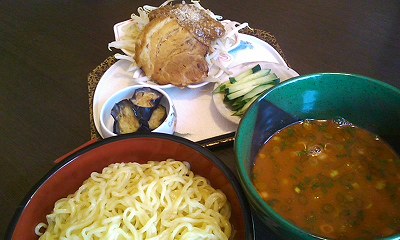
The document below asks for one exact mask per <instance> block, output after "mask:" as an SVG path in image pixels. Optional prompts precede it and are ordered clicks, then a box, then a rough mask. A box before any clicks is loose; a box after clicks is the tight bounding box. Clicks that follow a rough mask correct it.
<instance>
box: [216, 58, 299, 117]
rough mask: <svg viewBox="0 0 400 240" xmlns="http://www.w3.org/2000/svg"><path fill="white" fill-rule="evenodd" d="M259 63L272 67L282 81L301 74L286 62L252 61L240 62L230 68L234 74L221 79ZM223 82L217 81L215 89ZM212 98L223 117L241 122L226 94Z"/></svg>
mask: <svg viewBox="0 0 400 240" xmlns="http://www.w3.org/2000/svg"><path fill="white" fill-rule="evenodd" d="M257 64H260V66H261V68H263V69H271V71H272V72H273V73H275V74H276V75H277V76H278V77H279V78H280V81H281V82H283V81H286V80H288V79H290V78H293V77H297V76H299V74H298V73H297V72H296V71H294V70H293V69H291V68H289V67H288V66H287V65H286V64H285V65H281V64H277V63H271V62H252V63H244V64H240V65H238V66H236V67H233V68H231V69H229V70H230V71H231V72H232V74H231V75H229V76H228V75H224V76H222V77H221V79H223V81H222V82H221V83H224V82H226V81H228V78H229V77H231V76H236V75H238V74H239V73H241V72H243V71H244V70H246V69H249V68H252V67H254V66H256V65H257ZM221 83H216V84H215V86H214V89H215V88H217V87H218V86H219V85H220V84H221ZM212 98H213V102H214V104H215V107H216V108H217V110H218V112H219V113H220V114H221V115H222V116H223V117H225V118H226V119H227V120H229V121H231V122H233V123H236V124H239V122H240V119H241V118H240V117H239V116H233V115H232V114H233V113H234V112H233V111H232V110H230V109H229V108H228V107H227V106H226V105H225V103H224V94H222V93H216V94H213V96H212Z"/></svg>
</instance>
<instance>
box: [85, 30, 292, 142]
mask: <svg viewBox="0 0 400 240" xmlns="http://www.w3.org/2000/svg"><path fill="white" fill-rule="evenodd" d="M241 33H244V34H248V35H252V36H254V37H257V38H259V39H261V40H263V41H265V42H267V43H268V44H270V45H271V46H272V47H274V48H275V50H276V51H277V52H278V53H279V54H280V55H281V56H282V58H283V59H284V60H285V62H286V63H287V61H286V58H285V55H284V54H283V51H282V49H281V47H280V46H279V44H278V41H277V40H276V38H275V36H274V35H272V34H271V33H269V32H266V31H264V30H260V29H251V28H245V29H242V30H241ZM116 61H117V59H116V58H115V57H114V56H109V57H108V58H106V59H105V60H104V61H103V62H102V63H100V64H99V65H98V66H97V67H96V68H94V69H93V70H92V71H91V72H90V73H89V74H88V78H87V80H88V95H89V113H90V137H91V139H100V138H101V136H100V135H99V133H98V132H97V130H96V127H95V125H94V119H93V96H94V92H95V90H96V86H97V84H98V83H99V81H100V79H101V77H102V76H103V74H104V73H105V72H106V71H107V69H108V68H110V67H111V65H113V64H114V63H115V62H116ZM287 64H288V63H287ZM288 65H289V64H288ZM216 139H218V138H216ZM232 140H233V139H232ZM213 141H215V140H213ZM219 141H223V142H224V143H225V142H226V141H227V139H220V140H219ZM228 141H231V139H229V140H228Z"/></svg>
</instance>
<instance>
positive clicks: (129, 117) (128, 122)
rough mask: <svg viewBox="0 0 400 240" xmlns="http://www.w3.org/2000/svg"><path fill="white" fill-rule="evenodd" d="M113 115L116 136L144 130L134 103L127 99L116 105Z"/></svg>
mask: <svg viewBox="0 0 400 240" xmlns="http://www.w3.org/2000/svg"><path fill="white" fill-rule="evenodd" d="M111 115H112V117H113V118H114V126H113V132H114V133H115V134H126V133H134V132H137V131H139V129H141V128H142V123H141V121H140V119H139V118H138V117H137V115H136V112H135V109H134V105H133V103H132V102H131V101H129V100H127V99H124V100H122V101H120V102H118V103H116V104H115V105H114V107H113V108H112V109H111Z"/></svg>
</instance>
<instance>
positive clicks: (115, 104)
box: [100, 85, 176, 138]
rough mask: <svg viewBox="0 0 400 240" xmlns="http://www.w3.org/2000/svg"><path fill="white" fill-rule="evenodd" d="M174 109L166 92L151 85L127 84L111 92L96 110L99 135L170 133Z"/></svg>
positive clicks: (172, 128) (174, 115)
mask: <svg viewBox="0 0 400 240" xmlns="http://www.w3.org/2000/svg"><path fill="white" fill-rule="evenodd" d="M175 127H176V111H175V107H174V104H173V102H172V100H171V98H170V97H169V96H168V94H167V93H166V92H165V91H163V90H162V89H160V88H157V87H155V86H151V85H135V86H129V87H126V88H124V89H121V90H120V91H118V92H116V93H115V94H113V95H112V96H111V97H110V98H109V99H107V101H106V102H105V103H104V105H103V107H102V109H101V112H100V130H101V132H100V134H101V136H102V137H103V138H108V137H111V136H116V135H121V134H128V133H149V132H159V133H167V134H173V133H174V131H175Z"/></svg>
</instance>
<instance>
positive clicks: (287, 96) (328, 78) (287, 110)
mask: <svg viewBox="0 0 400 240" xmlns="http://www.w3.org/2000/svg"><path fill="white" fill-rule="evenodd" d="M339 116H340V117H343V118H345V119H346V120H349V121H350V122H352V123H353V124H355V125H357V126H359V127H362V128H364V129H367V130H369V131H371V132H374V133H376V134H378V135H379V136H381V137H382V138H383V139H385V140H386V141H387V142H388V143H389V144H390V145H391V146H392V147H394V148H395V150H396V151H397V153H399V152H400V149H399V147H400V142H399V140H400V89H397V88H395V87H393V86H391V85H388V84H386V83H383V82H381V81H377V80H374V79H371V78H367V77H363V76H359V75H352V74H340V73H321V74H313V75H307V76H300V77H296V78H293V79H291V80H288V81H286V82H283V83H281V84H279V85H278V86H276V87H274V88H273V89H271V90H269V91H268V92H266V93H264V94H263V95H262V96H261V97H260V98H259V99H258V101H257V102H255V103H254V104H253V105H252V106H251V107H250V108H249V110H248V111H247V113H246V114H245V116H244V117H243V118H242V120H241V122H240V124H239V128H238V131H237V133H236V137H235V154H236V164H237V169H238V174H239V177H240V181H241V184H242V185H243V187H244V189H245V192H246V194H247V197H248V199H249V202H250V204H251V205H252V207H253V208H254V210H255V212H256V214H257V215H258V216H259V217H260V219H261V220H262V221H263V222H264V223H265V224H266V225H267V226H268V227H269V228H270V229H272V230H273V231H274V232H275V233H276V234H278V235H280V236H281V237H283V238H286V239H321V238H319V237H316V236H313V235H311V234H309V233H307V232H305V231H303V230H301V229H300V228H297V227H296V226H294V225H293V224H291V223H290V222H288V221H286V220H285V219H283V218H282V217H281V216H279V215H278V214H277V213H276V212H274V211H273V210H272V208H271V207H270V206H268V204H267V203H266V202H264V201H263V199H262V198H261V197H260V196H259V194H258V192H257V190H256V189H255V187H254V185H253V184H252V181H251V172H252V167H253V164H254V160H255V156H256V155H257V153H258V151H259V149H260V148H261V147H262V146H263V145H264V143H265V141H266V140H267V139H268V138H269V137H270V136H271V135H272V134H274V133H275V132H276V131H277V130H280V129H282V128H283V127H285V126H287V125H289V124H291V123H294V122H297V121H299V120H302V119H333V118H335V117H339ZM399 237H400V234H399V235H397V236H394V237H392V238H387V239H399Z"/></svg>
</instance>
